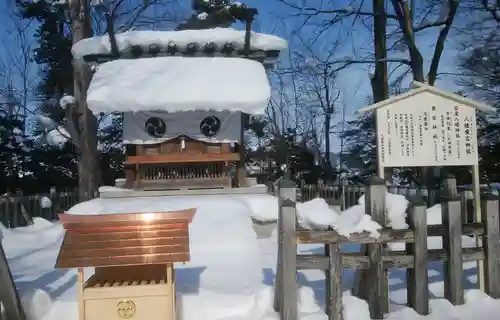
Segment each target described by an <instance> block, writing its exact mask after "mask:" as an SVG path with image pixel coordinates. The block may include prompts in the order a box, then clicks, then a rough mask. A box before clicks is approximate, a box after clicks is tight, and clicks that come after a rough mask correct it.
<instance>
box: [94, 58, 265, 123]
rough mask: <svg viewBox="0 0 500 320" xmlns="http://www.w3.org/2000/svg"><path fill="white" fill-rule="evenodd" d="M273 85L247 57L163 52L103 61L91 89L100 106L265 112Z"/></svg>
mask: <svg viewBox="0 0 500 320" xmlns="http://www.w3.org/2000/svg"><path fill="white" fill-rule="evenodd" d="M270 96H271V88H270V86H269V81H268V79H267V75H266V71H265V70H264V66H263V65H262V64H261V63H259V62H257V61H252V60H248V59H243V58H207V57H195V58H183V57H162V58H143V59H134V60H127V59H125V60H123V59H122V60H115V61H110V62H106V63H104V64H102V65H100V67H99V70H97V71H96V73H95V74H94V77H93V78H92V82H91V83H90V87H89V89H88V93H87V104H88V108H89V109H90V110H92V112H94V113H99V112H113V111H119V112H138V111H169V112H176V111H193V110H205V111H210V110H216V111H224V110H229V111H242V112H245V113H249V114H263V113H264V111H265V109H266V106H267V103H268V101H269V98H270Z"/></svg>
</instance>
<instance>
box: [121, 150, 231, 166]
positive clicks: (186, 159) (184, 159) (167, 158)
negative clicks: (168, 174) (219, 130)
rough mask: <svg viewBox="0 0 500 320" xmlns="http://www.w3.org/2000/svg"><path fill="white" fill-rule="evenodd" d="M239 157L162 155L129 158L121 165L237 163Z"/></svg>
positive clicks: (224, 155) (197, 154) (203, 154)
mask: <svg viewBox="0 0 500 320" xmlns="http://www.w3.org/2000/svg"><path fill="white" fill-rule="evenodd" d="M239 160H240V155H239V154H237V153H184V152H178V153H173V154H162V155H143V156H130V157H127V160H126V161H125V162H124V163H123V164H124V165H131V164H167V163H195V162H224V161H239Z"/></svg>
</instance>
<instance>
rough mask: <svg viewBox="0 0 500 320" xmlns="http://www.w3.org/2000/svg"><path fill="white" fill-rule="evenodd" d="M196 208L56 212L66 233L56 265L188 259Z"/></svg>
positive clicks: (75, 265)
mask: <svg viewBox="0 0 500 320" xmlns="http://www.w3.org/2000/svg"><path fill="white" fill-rule="evenodd" d="M195 212H196V209H186V210H180V211H172V212H155V213H122V214H102V215H71V214H60V215H59V218H60V221H61V223H62V224H63V226H64V228H65V229H66V233H65V235H64V240H63V243H62V245H61V249H60V251H59V255H58V257H57V261H56V266H55V267H56V268H83V267H110V266H125V265H144V264H166V263H174V262H187V261H189V258H190V254H189V228H188V227H189V223H190V222H191V220H192V218H193V216H194V214H195Z"/></svg>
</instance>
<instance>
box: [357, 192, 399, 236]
mask: <svg viewBox="0 0 500 320" xmlns="http://www.w3.org/2000/svg"><path fill="white" fill-rule="evenodd" d="M358 203H359V205H361V206H363V211H364V207H365V195H362V196H361V197H360V198H359V199H358ZM385 203H386V218H387V223H388V227H391V228H393V229H408V224H407V223H406V209H407V208H408V204H409V201H408V200H407V199H406V197H405V196H403V195H400V194H393V193H389V192H387V193H386V196H385ZM358 210H360V209H358Z"/></svg>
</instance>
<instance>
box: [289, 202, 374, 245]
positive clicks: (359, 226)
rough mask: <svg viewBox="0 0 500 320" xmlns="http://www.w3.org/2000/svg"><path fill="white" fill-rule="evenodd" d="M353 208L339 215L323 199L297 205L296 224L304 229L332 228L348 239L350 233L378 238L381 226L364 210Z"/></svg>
mask: <svg viewBox="0 0 500 320" xmlns="http://www.w3.org/2000/svg"><path fill="white" fill-rule="evenodd" d="M358 209H359V207H353V208H351V209H347V210H345V211H343V212H342V213H341V214H339V213H337V212H335V210H333V209H331V208H330V206H329V205H328V203H326V201H325V200H324V199H321V198H316V199H313V200H311V201H307V202H304V203H298V204H297V216H298V222H299V224H300V226H301V227H303V228H306V229H318V228H319V229H326V228H328V227H332V228H333V230H335V231H337V233H338V234H340V235H343V236H345V237H349V236H350V235H351V234H352V233H362V232H369V233H370V234H371V235H372V236H373V237H378V236H379V235H380V234H379V233H378V232H377V230H378V229H380V228H381V226H380V225H379V224H378V223H376V222H375V221H373V220H372V219H371V217H370V216H369V215H367V214H365V212H364V210H358Z"/></svg>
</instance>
